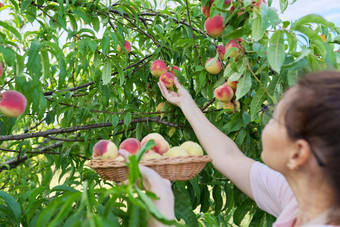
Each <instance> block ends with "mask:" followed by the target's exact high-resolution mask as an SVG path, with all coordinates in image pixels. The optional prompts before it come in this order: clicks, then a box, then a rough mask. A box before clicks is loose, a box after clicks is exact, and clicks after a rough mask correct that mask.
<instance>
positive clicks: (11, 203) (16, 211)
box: [0, 191, 21, 222]
mask: <svg viewBox="0 0 340 227" xmlns="http://www.w3.org/2000/svg"><path fill="white" fill-rule="evenodd" d="M0 198H2V199H3V200H5V203H6V204H7V206H8V207H9V208H10V209H11V211H12V213H13V215H14V217H15V219H16V220H17V221H18V222H19V221H20V217H21V207H20V205H19V203H18V202H17V201H16V200H15V199H14V198H13V197H12V196H11V195H10V194H8V193H6V192H4V191H0Z"/></svg>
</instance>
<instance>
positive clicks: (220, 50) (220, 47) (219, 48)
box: [216, 45, 226, 61]
mask: <svg viewBox="0 0 340 227" xmlns="http://www.w3.org/2000/svg"><path fill="white" fill-rule="evenodd" d="M216 50H217V51H218V54H219V56H220V59H221V60H222V61H223V60H224V55H225V51H226V47H225V46H223V45H218V46H217V48H216Z"/></svg>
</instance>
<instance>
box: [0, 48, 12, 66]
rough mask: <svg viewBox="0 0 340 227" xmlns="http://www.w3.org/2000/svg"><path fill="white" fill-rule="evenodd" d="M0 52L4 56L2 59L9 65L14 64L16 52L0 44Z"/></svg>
mask: <svg viewBox="0 0 340 227" xmlns="http://www.w3.org/2000/svg"><path fill="white" fill-rule="evenodd" d="M0 52H1V53H2V55H3V56H4V59H5V61H6V63H7V65H9V66H13V65H15V59H16V54H15V52H14V51H13V50H12V49H11V48H9V47H3V46H2V45H0Z"/></svg>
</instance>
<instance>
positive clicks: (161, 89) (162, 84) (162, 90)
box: [157, 82, 166, 98]
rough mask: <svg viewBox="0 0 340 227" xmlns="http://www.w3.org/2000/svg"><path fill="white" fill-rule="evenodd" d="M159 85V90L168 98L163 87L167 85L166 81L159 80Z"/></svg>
mask: <svg viewBox="0 0 340 227" xmlns="http://www.w3.org/2000/svg"><path fill="white" fill-rule="evenodd" d="M157 85H158V87H159V90H160V91H161V93H162V95H163V97H164V98H166V95H165V92H164V89H163V87H165V86H164V83H163V82H158V83H157Z"/></svg>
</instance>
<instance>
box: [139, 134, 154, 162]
mask: <svg viewBox="0 0 340 227" xmlns="http://www.w3.org/2000/svg"><path fill="white" fill-rule="evenodd" d="M154 146H156V143H155V141H154V140H153V139H151V140H148V142H146V143H145V144H144V146H143V147H142V148H141V149H140V150H139V151H138V153H137V160H138V162H139V161H140V160H142V157H143V155H144V153H145V152H147V151H148V150H150V149H152V148H153V147H154Z"/></svg>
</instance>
